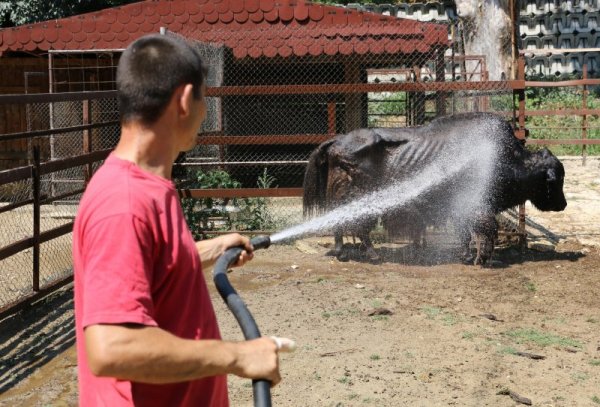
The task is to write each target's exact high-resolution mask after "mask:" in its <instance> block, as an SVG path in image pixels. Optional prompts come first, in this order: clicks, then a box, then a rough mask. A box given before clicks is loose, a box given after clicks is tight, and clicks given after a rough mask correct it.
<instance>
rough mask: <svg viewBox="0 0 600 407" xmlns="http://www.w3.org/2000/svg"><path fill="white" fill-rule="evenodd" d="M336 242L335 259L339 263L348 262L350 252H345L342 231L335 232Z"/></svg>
mask: <svg viewBox="0 0 600 407" xmlns="http://www.w3.org/2000/svg"><path fill="white" fill-rule="evenodd" d="M334 240H335V248H334V253H335V257H336V258H337V259H338V260H339V261H348V251H347V250H344V234H343V231H342V230H341V229H336V230H335V232H334Z"/></svg>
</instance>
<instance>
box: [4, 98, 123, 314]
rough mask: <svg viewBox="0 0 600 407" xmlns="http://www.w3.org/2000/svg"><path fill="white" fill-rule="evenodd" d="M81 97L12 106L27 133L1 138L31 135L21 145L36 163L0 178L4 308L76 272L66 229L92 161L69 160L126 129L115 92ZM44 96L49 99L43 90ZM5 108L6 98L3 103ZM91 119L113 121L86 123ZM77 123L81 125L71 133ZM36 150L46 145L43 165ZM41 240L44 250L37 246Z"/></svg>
mask: <svg viewBox="0 0 600 407" xmlns="http://www.w3.org/2000/svg"><path fill="white" fill-rule="evenodd" d="M79 95H80V97H79V99H78V98H76V97H75V98H73V100H64V101H63V100H60V101H54V102H46V101H39V102H38V101H34V102H30V103H20V102H17V103H13V104H12V106H10V108H12V109H13V110H16V109H24V111H26V112H27V121H26V123H27V127H26V128H24V129H23V131H24V133H19V134H15V133H10V134H3V135H0V139H2V140H4V139H13V140H18V141H20V140H25V141H26V143H20V144H21V145H25V146H26V148H27V151H26V156H27V160H28V162H29V163H30V165H29V166H25V167H19V168H14V169H12V170H6V171H4V172H3V177H2V179H0V223H2V225H3V227H2V229H1V230H0V252H1V253H2V254H1V255H0V259H1V260H0V309H2V310H4V309H5V307H7V306H9V305H10V304H14V303H16V302H18V301H19V300H21V299H22V298H25V297H27V296H30V295H32V294H34V293H35V292H36V291H39V290H42V291H43V290H44V288H45V287H48V286H51V285H53V284H54V283H56V282H58V281H61V280H64V279H66V278H69V277H70V276H71V275H72V258H71V240H72V234H71V233H66V232H68V230H70V227H71V224H72V222H73V220H74V217H75V213H76V211H77V204H78V202H79V199H80V197H81V194H82V192H83V190H84V188H85V180H86V173H87V172H88V171H89V169H88V167H89V165H91V164H87V163H86V164H82V165H77V164H76V163H74V164H69V163H68V162H65V160H68V159H72V158H74V157H80V156H82V155H83V154H84V153H91V152H93V151H100V150H105V149H108V148H112V147H114V146H115V145H116V142H117V140H118V135H119V129H118V125H117V124H116V123H115V120H117V119H118V108H117V103H116V98H115V97H114V94H113V96H111V97H108V98H106V97H101V98H98V97H97V96H96V97H95V98H94V97H93V96H91V97H90V99H86V98H85V96H83V97H81V94H79ZM40 96H42V98H41V99H43V96H44V95H40ZM67 98H69V97H67ZM34 100H35V97H34ZM6 106H7V105H6V104H0V108H5V107H6ZM84 111H85V112H87V113H86V114H84ZM7 117H8V118H9V119H10V118H11V116H7ZM13 117H18V116H16V115H15V116H13ZM91 123H96V124H99V123H109V124H108V125H101V126H98V127H94V128H85V129H81V127H83V125H85V124H91ZM111 123H112V124H111ZM9 125H10V123H9ZM8 127H9V128H11V126H8ZM12 128H15V126H12ZM71 128H78V129H77V130H73V131H69V130H70V129H71ZM27 132H33V133H29V134H33V136H29V135H28V133H27ZM38 134H39V135H38ZM86 139H87V140H88V141H86ZM34 149H37V150H38V151H39V166H37V167H36V160H35V159H34V157H35V154H34ZM99 163H100V162H96V163H94V164H93V166H95V167H97V166H98V165H99ZM35 168H37V170H36V169H35ZM36 171H37V173H39V175H40V176H39V178H38V180H39V193H36V192H35V191H36V188H35V184H36V181H35V180H36V177H35V175H34V174H35V173H36ZM65 228H66V229H65ZM36 240H37V241H39V250H38V249H37V248H36V247H35V243H34V242H35V241H36ZM36 253H39V255H38V256H39V257H38V258H39V260H36ZM36 264H37V265H36ZM32 267H33V273H32V272H31V271H32ZM36 269H37V271H36ZM36 274H37V275H36Z"/></svg>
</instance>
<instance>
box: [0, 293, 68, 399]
mask: <svg viewBox="0 0 600 407" xmlns="http://www.w3.org/2000/svg"><path fill="white" fill-rule="evenodd" d="M74 344H75V321H74V317H73V290H72V289H63V290H61V291H59V292H57V293H55V294H53V295H52V296H50V297H46V298H45V299H43V300H40V301H39V302H37V303H35V304H33V305H32V306H31V307H29V308H27V309H25V310H23V311H21V312H20V313H19V314H17V315H14V316H12V317H9V318H7V319H5V320H3V321H0V360H2V363H1V364H0V394H2V393H4V392H6V391H7V390H9V389H11V388H13V387H14V386H15V385H17V384H18V383H19V382H21V381H22V380H23V379H26V378H27V377H29V376H30V375H31V374H32V373H33V372H35V370H36V369H38V368H39V367H41V366H43V365H45V364H46V363H48V362H50V361H51V360H52V359H54V358H55V357H56V356H58V355H59V354H61V353H62V352H64V351H65V350H67V349H68V348H70V347H71V346H73V345H74Z"/></svg>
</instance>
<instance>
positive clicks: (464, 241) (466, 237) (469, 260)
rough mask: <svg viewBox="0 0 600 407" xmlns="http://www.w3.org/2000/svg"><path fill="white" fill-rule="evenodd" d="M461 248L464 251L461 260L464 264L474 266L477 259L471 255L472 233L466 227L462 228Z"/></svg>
mask: <svg viewBox="0 0 600 407" xmlns="http://www.w3.org/2000/svg"><path fill="white" fill-rule="evenodd" d="M459 233H460V247H461V249H462V254H461V256H460V257H461V260H462V262H463V264H473V262H474V261H475V258H474V257H473V254H472V253H471V237H472V235H471V231H470V230H469V228H467V227H466V226H463V227H461V228H460V232H459Z"/></svg>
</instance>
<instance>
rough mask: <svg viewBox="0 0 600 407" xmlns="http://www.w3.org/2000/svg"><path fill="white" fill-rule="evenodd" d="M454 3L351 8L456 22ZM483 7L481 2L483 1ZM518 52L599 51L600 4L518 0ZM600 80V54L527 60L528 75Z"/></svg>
mask: <svg viewBox="0 0 600 407" xmlns="http://www.w3.org/2000/svg"><path fill="white" fill-rule="evenodd" d="M453 3H454V2H451V1H443V2H422V3H411V4H394V5H392V4H367V5H360V4H349V5H348V7H349V8H355V9H360V10H365V11H372V12H376V13H381V14H386V15H395V16H397V17H402V18H410V19H415V20H419V21H440V22H443V21H454V20H456V19H458V18H459V16H458V15H457V12H456V9H455V6H454V4H453ZM480 3H481V1H480ZM519 5H520V9H519V27H518V29H519V35H520V44H519V49H522V50H528V49H529V50H543V49H568V48H600V1H599V0H519ZM584 63H586V64H587V68H588V75H589V76H590V77H600V53H598V52H595V53H594V52H588V53H574V52H573V53H568V54H563V55H560V54H556V55H550V56H548V55H538V56H535V57H533V58H530V59H529V60H528V74H537V75H546V76H549V75H554V76H557V77H565V76H568V75H573V74H574V75H581V74H582V71H583V65H584Z"/></svg>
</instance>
